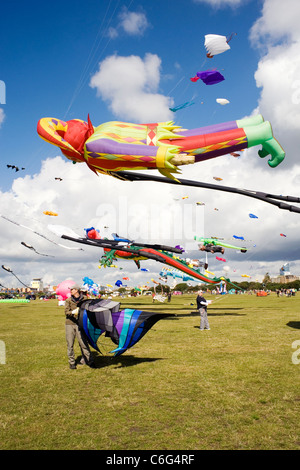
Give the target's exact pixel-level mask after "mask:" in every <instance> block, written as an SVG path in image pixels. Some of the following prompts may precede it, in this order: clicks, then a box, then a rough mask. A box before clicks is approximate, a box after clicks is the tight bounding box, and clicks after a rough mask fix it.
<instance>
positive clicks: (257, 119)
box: [236, 114, 264, 129]
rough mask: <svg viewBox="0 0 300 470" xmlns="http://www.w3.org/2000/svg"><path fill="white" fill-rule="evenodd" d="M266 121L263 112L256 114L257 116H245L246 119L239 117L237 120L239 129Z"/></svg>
mask: <svg viewBox="0 0 300 470" xmlns="http://www.w3.org/2000/svg"><path fill="white" fill-rule="evenodd" d="M262 122H264V118H263V117H262V115H261V114H256V115H255V116H252V117H249V118H245V119H238V120H237V121H236V125H237V126H238V128H239V129H241V128H243V127H249V126H257V125H258V124H261V123H262Z"/></svg>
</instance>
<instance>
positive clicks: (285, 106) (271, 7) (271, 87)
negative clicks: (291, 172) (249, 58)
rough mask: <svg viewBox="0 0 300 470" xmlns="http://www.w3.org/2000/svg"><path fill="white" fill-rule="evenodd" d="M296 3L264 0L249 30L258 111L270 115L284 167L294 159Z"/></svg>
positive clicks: (299, 122)
mask: <svg viewBox="0 0 300 470" xmlns="http://www.w3.org/2000/svg"><path fill="white" fill-rule="evenodd" d="M299 14H300V4H299V2H295V1H294V0H288V1H287V2H280V1H279V0H272V1H270V0H266V1H265V2H264V5H263V9H262V16H261V17H260V18H259V19H258V20H257V21H256V23H255V24H254V25H253V27H252V29H251V31H250V39H251V41H252V44H253V45H254V46H257V47H259V50H260V51H261V52H262V58H261V59H260V61H259V64H258V68H257V71H256V73H255V79H256V83H257V86H258V87H260V88H261V89H262V90H261V96H260V99H259V109H260V112H261V113H262V114H263V115H264V116H265V117H267V116H270V117H271V118H270V119H271V121H272V125H273V129H274V130H275V133H276V137H277V138H278V140H279V141H280V143H281V145H282V146H283V148H284V149H285V151H286V160H285V162H284V166H292V165H294V164H295V163H297V162H298V150H297V149H298V148H299V127H300V33H299V26H298V20H297V19H298V18H299Z"/></svg>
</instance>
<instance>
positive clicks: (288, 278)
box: [271, 263, 300, 284]
mask: <svg viewBox="0 0 300 470" xmlns="http://www.w3.org/2000/svg"><path fill="white" fill-rule="evenodd" d="M299 280H300V277H299V276H294V275H293V274H291V272H290V265H289V263H285V264H284V265H283V266H281V268H280V270H279V276H277V277H271V282H274V283H278V284H287V283H288V282H293V281H299Z"/></svg>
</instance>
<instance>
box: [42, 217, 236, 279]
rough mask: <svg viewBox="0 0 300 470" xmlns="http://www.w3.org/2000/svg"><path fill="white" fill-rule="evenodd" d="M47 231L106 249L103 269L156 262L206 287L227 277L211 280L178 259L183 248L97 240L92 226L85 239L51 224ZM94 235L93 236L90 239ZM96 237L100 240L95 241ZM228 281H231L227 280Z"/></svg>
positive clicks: (102, 264) (117, 238)
mask: <svg viewBox="0 0 300 470" xmlns="http://www.w3.org/2000/svg"><path fill="white" fill-rule="evenodd" d="M48 228H49V229H50V230H51V231H53V232H54V233H56V235H58V236H60V237H61V238H64V239H66V240H72V241H74V242H77V243H83V244H86V245H90V246H95V247H98V248H103V250H104V255H103V256H102V258H101V259H100V266H101V267H102V266H103V267H111V266H113V263H114V261H115V260H116V259H117V258H121V259H126V260H132V261H134V262H135V263H136V265H137V267H138V268H140V260H148V259H150V260H154V261H157V262H159V263H163V264H165V265H168V266H171V267H172V268H176V269H178V270H179V271H181V272H183V273H185V274H186V275H188V276H191V277H193V278H194V279H198V280H199V281H201V282H205V283H207V284H219V283H220V282H221V280H223V279H224V278H223V277H221V278H216V277H214V278H210V277H208V276H205V274H202V273H201V271H200V269H196V268H194V267H193V266H192V265H191V264H189V263H188V262H187V261H185V260H184V259H181V258H179V257H178V256H176V255H177V254H182V253H183V252H184V249H183V248H182V247H171V246H166V245H159V244H147V243H136V242H134V241H132V240H128V239H126V238H122V237H119V236H117V235H115V238H114V239H113V240H109V239H107V238H101V239H99V238H98V234H96V233H97V231H95V229H94V228H93V227H91V228H90V229H89V230H88V231H87V236H86V237H85V238H83V237H80V236H78V235H77V234H76V233H75V232H73V231H72V230H70V229H68V228H66V227H63V226H56V225H48ZM91 234H92V237H91V236H90V235H91ZM94 237H97V238H94ZM227 281H228V282H229V279H227Z"/></svg>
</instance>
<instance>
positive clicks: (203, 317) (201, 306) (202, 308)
mask: <svg viewBox="0 0 300 470" xmlns="http://www.w3.org/2000/svg"><path fill="white" fill-rule="evenodd" d="M196 301H197V309H198V310H199V313H200V330H201V331H202V330H204V329H206V330H210V327H209V322H208V318H207V306H208V302H207V300H206V299H205V298H204V297H203V291H202V290H199V291H198V295H197V299H196Z"/></svg>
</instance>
